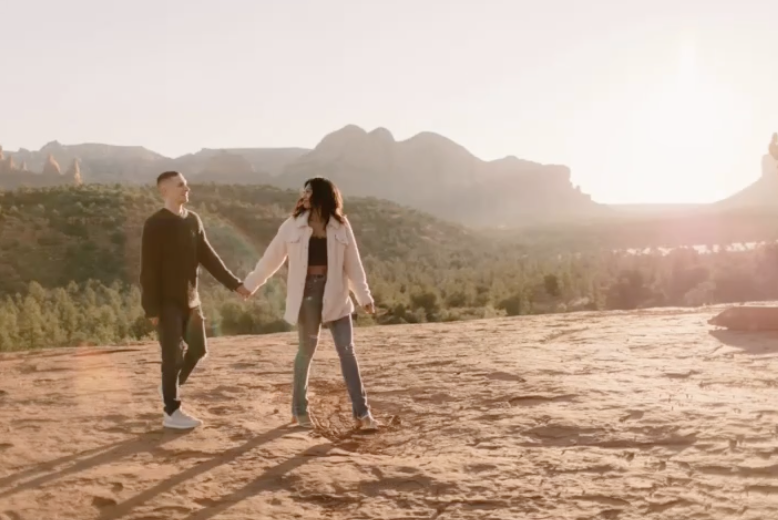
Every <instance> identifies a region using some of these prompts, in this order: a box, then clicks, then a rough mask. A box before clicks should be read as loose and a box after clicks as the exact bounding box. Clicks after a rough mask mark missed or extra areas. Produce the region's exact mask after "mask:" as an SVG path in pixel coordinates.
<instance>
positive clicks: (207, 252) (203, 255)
mask: <svg viewBox="0 0 778 520" xmlns="http://www.w3.org/2000/svg"><path fill="white" fill-rule="evenodd" d="M197 222H198V233H197V241H198V243H197V257H198V258H197V260H198V261H199V262H200V263H201V264H202V265H203V267H205V268H206V269H207V270H208V272H209V273H211V274H212V275H213V277H214V278H216V279H217V280H218V281H219V282H220V283H221V284H222V285H224V286H225V287H226V288H227V289H229V290H230V291H234V290H236V289H237V288H238V287H240V284H241V282H240V280H239V279H238V278H237V277H236V276H235V275H234V274H232V271H230V270H229V269H227V266H225V265H224V262H222V259H221V258H219V255H218V254H216V251H214V249H213V247H212V246H211V243H210V242H208V237H207V236H206V235H205V227H204V226H203V222H202V221H201V220H200V217H199V216H198V217H197Z"/></svg>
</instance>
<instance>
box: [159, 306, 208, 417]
mask: <svg viewBox="0 0 778 520" xmlns="http://www.w3.org/2000/svg"><path fill="white" fill-rule="evenodd" d="M184 328H185V310H184V309H181V308H179V307H176V306H173V305H170V306H165V307H163V309H162V312H161V316H160V318H159V325H158V329H157V330H158V335H159V343H160V347H161V349H162V400H163V402H164V409H165V415H164V420H163V425H164V426H167V427H170V428H180V429H188V428H194V427H196V426H199V425H200V424H202V423H201V421H199V420H198V419H195V418H193V417H190V416H189V415H187V414H185V413H184V412H183V410H181V400H180V399H179V398H178V381H179V373H180V371H181V366H182V363H183V334H184Z"/></svg>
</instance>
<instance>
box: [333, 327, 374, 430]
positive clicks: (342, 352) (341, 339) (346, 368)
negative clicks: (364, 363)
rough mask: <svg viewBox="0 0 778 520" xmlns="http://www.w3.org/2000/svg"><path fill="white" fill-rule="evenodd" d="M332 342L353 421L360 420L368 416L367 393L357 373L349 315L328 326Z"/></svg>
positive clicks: (357, 365) (357, 364)
mask: <svg viewBox="0 0 778 520" xmlns="http://www.w3.org/2000/svg"><path fill="white" fill-rule="evenodd" d="M330 332H331V333H332V341H333V342H334V343H335V349H336V350H337V351H338V357H339V358H340V369H341V371H342V372H343V379H344V380H345V381H346V388H348V394H349V397H351V409H352V413H353V414H354V418H355V419H362V418H364V417H366V416H368V415H369V414H370V408H369V406H368V403H367V393H366V392H365V387H364V385H363V384H362V376H361V374H360V373H359V363H358V362H357V355H356V352H355V351H354V333H353V332H354V328H353V325H352V323H351V315H350V314H349V315H347V316H344V317H342V318H340V319H339V320H335V321H333V322H332V323H331V324H330Z"/></svg>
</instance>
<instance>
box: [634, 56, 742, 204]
mask: <svg viewBox="0 0 778 520" xmlns="http://www.w3.org/2000/svg"><path fill="white" fill-rule="evenodd" d="M738 108H739V107H738V104H737V103H736V100H735V99H734V98H733V96H732V95H731V93H729V92H728V91H727V90H726V88H725V85H722V84H720V83H719V82H717V81H716V80H713V79H709V78H706V77H705V75H704V74H702V73H701V72H700V70H699V67H698V64H697V49H696V46H695V45H694V43H693V42H687V43H685V44H684V45H682V46H681V47H680V49H679V54H678V62H677V68H676V70H675V74H673V75H671V76H669V77H664V78H658V81H656V82H655V83H654V88H653V89H652V91H651V92H648V95H647V99H646V100H645V102H644V103H641V104H639V105H638V106H637V107H636V112H635V117H634V120H633V121H634V125H635V127H634V128H633V143H632V150H631V157H632V166H633V168H634V170H633V171H635V172H640V174H641V175H646V176H648V177H649V178H651V179H652V184H651V187H652V193H650V194H646V195H650V197H651V198H653V199H655V200H667V199H668V198H670V199H673V200H679V201H680V200H683V199H688V200H692V199H694V195H695V190H698V189H699V186H700V184H701V183H704V184H705V185H706V186H708V187H711V184H714V185H715V184H716V183H718V184H719V185H720V186H719V187H720V188H721V189H725V186H724V184H725V182H724V180H723V179H716V178H715V177H714V176H712V175H711V172H712V171H714V170H716V171H721V166H722V165H724V164H729V163H732V162H733V161H734V160H735V152H736V150H735V149H734V148H733V146H732V143H733V142H734V141H736V140H737V138H736V135H737V132H738V130H739V129H738V119H739V117H738ZM714 188H715V186H714ZM715 191H718V190H715Z"/></svg>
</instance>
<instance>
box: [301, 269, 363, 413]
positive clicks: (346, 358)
mask: <svg viewBox="0 0 778 520" xmlns="http://www.w3.org/2000/svg"><path fill="white" fill-rule="evenodd" d="M326 281H327V277H326V276H324V275H309V276H308V277H307V278H306V280H305V292H304V293H303V302H302V305H301V306H300V315H299V318H298V324H297V334H298V341H299V347H298V350H297V356H296V357H295V359H294V386H293V388H292V415H294V416H295V417H297V416H301V415H307V414H308V376H309V374H310V370H311V361H312V360H313V355H314V354H315V353H316V347H317V345H318V344H319V331H320V329H321V312H322V306H323V302H322V300H323V298H324V284H325V283H326ZM329 329H330V332H331V333H332V340H333V342H334V343H335V349H336V350H337V352H338V357H339V358H340V369H341V372H342V373H343V379H344V380H345V382H346V388H347V389H348V394H349V397H350V398H351V410H352V414H353V415H354V418H362V417H365V416H366V415H367V414H368V413H369V407H368V404H367V393H366V392H365V388H364V386H363V385H362V376H361V375H360V373H359V363H357V356H356V353H355V352H354V340H353V328H352V324H351V315H350V314H349V315H346V316H344V317H342V318H340V319H338V320H335V321H333V322H331V323H329Z"/></svg>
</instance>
